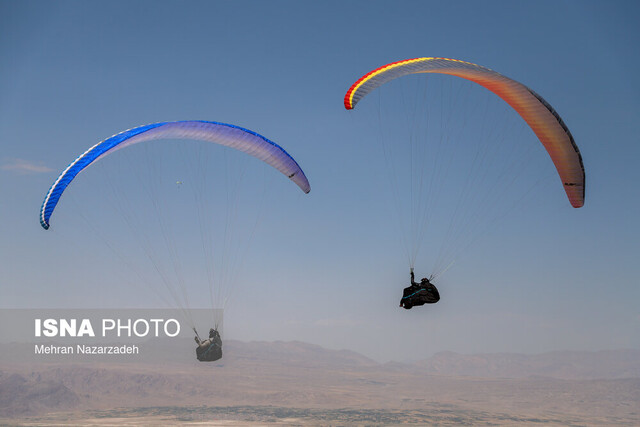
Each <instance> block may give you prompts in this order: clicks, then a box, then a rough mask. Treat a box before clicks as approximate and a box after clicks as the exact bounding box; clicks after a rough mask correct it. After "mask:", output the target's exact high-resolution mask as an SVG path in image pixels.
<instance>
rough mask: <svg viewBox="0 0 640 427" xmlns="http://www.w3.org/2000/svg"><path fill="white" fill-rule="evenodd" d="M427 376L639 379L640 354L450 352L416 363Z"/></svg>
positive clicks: (611, 352) (619, 351)
mask: <svg viewBox="0 0 640 427" xmlns="http://www.w3.org/2000/svg"><path fill="white" fill-rule="evenodd" d="M415 366H416V367H419V368H421V369H422V370H424V372H426V373H430V374H439V375H455V376H469V377H485V378H487V377H489V378H526V377H535V376H541V377H549V378H560V379H620V378H640V350H632V349H627V350H602V351H594V352H589V351H554V352H548V353H541V354H518V353H487V354H458V353H454V352H450V351H446V352H441V353H437V354H435V355H434V356H433V357H431V358H429V359H426V360H423V361H421V362H417V363H415Z"/></svg>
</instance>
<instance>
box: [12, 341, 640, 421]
mask: <svg viewBox="0 0 640 427" xmlns="http://www.w3.org/2000/svg"><path fill="white" fill-rule="evenodd" d="M163 345H164V347H163ZM142 347H143V346H142V345H141V348H142ZM144 348H145V354H144V355H142V357H140V358H137V359H133V360H131V361H126V360H123V359H117V360H116V359H109V357H107V356H105V357H97V356H96V357H95V358H93V359H89V360H78V359H74V360H72V359H67V360H64V359H60V358H57V359H56V361H48V360H47V359H46V358H42V357H40V358H36V359H34V358H30V359H28V360H27V357H26V355H27V354H28V352H32V353H33V344H26V343H23V344H1V345H0V362H2V363H1V364H0V366H1V370H0V424H2V420H1V418H2V417H21V416H25V417H26V416H33V415H34V414H45V413H50V412H55V411H84V410H100V409H108V408H117V407H134V406H135V407H140V408H142V407H147V408H150V407H160V406H185V407H193V406H198V405H205V406H211V405H213V406H218V407H224V406H229V407H230V406H237V405H248V406H259V407H264V406H274V405H275V406H279V407H287V408H294V407H295V408H299V407H313V408H347V407H348V408H403V410H404V409H420V408H424V407H425V405H426V404H433V403H434V402H437V403H442V404H443V405H457V406H456V407H459V408H467V409H473V410H480V411H484V412H483V413H485V412H486V410H487V407H488V406H487V405H490V406H491V408H492V411H507V412H509V411H514V410H515V409H514V408H516V409H517V413H525V414H531V413H535V414H545V413H547V412H548V411H554V413H557V412H558V411H560V412H562V413H565V414H569V415H570V416H571V417H573V418H571V419H573V420H574V421H575V422H573V421H572V422H573V423H574V424H580V422H579V420H582V419H587V418H588V417H596V418H591V419H592V420H599V421H598V422H600V423H601V425H606V422H604V423H603V421H602V420H604V418H598V417H605V416H608V414H610V413H611V412H612V411H617V413H618V415H620V416H624V417H627V418H625V419H628V420H630V421H629V422H628V423H627V425H640V424H638V423H635V421H636V420H638V414H637V413H636V412H635V411H636V409H635V408H637V402H638V396H640V394H639V393H640V366H639V365H640V351H639V350H612V351H599V352H571V351H565V352H552V353H543V354H536V355H523V354H508V353H505V354H476V355H461V354H457V353H453V352H443V353H438V354H436V355H435V356H433V357H431V358H429V359H426V360H424V361H421V362H416V363H399V362H390V363H378V362H375V361H373V360H371V359H369V358H367V357H365V356H363V355H361V354H359V353H356V352H353V351H349V350H331V349H326V348H323V347H321V346H318V345H314V344H308V343H303V342H298V341H290V342H282V341H276V342H261V341H258V342H241V341H234V340H226V341H225V343H224V356H223V358H222V359H221V360H219V361H217V362H214V363H200V362H198V361H196V359H195V352H194V345H193V344H192V343H185V342H182V341H177V342H171V341H169V342H166V343H162V342H154V343H153V346H152V345H151V343H150V344H149V348H147V346H144ZM16 355H18V356H19V355H23V358H22V359H21V360H16V359H15V357H16ZM163 357H164V359H163ZM607 376H609V378H606V377H607ZM596 378H597V379H596ZM604 395H606V396H608V398H607V399H606V400H603V399H602V396H604ZM561 397H562V398H561ZM436 406H437V405H436ZM448 407H449V408H450V407H451V406H448ZM582 417H587V418H582ZM594 422H595V421H594ZM556 424H560V425H562V424H563V423H561V422H557V423H556ZM583 424H584V423H583Z"/></svg>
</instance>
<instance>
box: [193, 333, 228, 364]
mask: <svg viewBox="0 0 640 427" xmlns="http://www.w3.org/2000/svg"><path fill="white" fill-rule="evenodd" d="M193 332H195V333H196V338H195V339H196V342H197V343H198V347H196V357H197V359H198V360H199V361H200V362H214V361H216V360H219V359H221V358H222V339H220V333H219V332H218V330H217V329H214V328H211V329H210V330H209V339H207V340H202V339H201V338H200V335H198V331H196V328H193ZM207 341H208V342H209V343H208V344H206V343H207Z"/></svg>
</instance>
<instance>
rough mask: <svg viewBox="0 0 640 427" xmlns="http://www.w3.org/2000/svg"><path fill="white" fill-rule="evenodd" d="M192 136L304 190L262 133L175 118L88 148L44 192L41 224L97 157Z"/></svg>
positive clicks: (298, 173)
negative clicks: (237, 153) (231, 150)
mask: <svg viewBox="0 0 640 427" xmlns="http://www.w3.org/2000/svg"><path fill="white" fill-rule="evenodd" d="M169 138H181V139H194V140H200V141H208V142H213V143H216V144H220V145H224V146H226V147H230V148H235V149H236V150H239V151H242V152H244V153H247V154H250V155H251V156H253V157H256V158H258V159H260V160H262V161H263V162H265V163H267V164H268V165H270V166H273V167H274V168H276V169H277V170H279V171H280V172H281V173H283V174H284V175H286V176H287V177H288V178H289V179H290V180H292V181H293V182H295V183H296V184H297V185H298V187H300V189H301V190H302V191H304V192H305V193H308V192H309V191H310V190H311V187H310V186H309V181H308V180H307V177H306V176H305V174H304V172H303V171H302V169H300V166H298V163H297V162H296V161H295V160H294V159H293V157H291V156H290V155H289V154H288V153H287V152H286V151H285V150H284V149H282V147H280V146H279V145H277V144H276V143H274V142H272V141H270V140H268V139H267V138H265V137H264V136H262V135H259V134H257V133H255V132H252V131H250V130H248V129H244V128H241V127H239V126H234V125H229V124H225V123H218V122H209V121H199V120H196V121H176V122H162V123H154V124H149V125H145V126H140V127H137V128H133V129H129V130H126V131H124V132H121V133H119V134H116V135H114V136H112V137H110V138H107V139H105V140H104V141H102V142H99V143H98V144H96V145H94V146H93V147H91V148H89V149H88V150H87V151H85V152H84V153H82V154H81V155H80V156H79V157H78V158H77V159H75V160H74V161H73V162H72V163H71V164H70V165H69V166H67V168H66V169H65V170H64V171H63V172H62V173H61V174H60V176H59V177H58V179H56V181H55V182H54V183H53V185H52V186H51V188H50V189H49V192H48V193H47V195H46V197H45V199H44V202H43V203H42V209H41V210H40V224H41V225H42V227H43V228H44V229H45V230H46V229H48V228H49V219H50V217H51V214H52V213H53V210H54V209H55V207H56V205H57V204H58V201H59V200H60V196H62V193H63V192H64V190H65V189H66V188H67V186H68V185H69V184H70V183H71V181H73V179H74V178H75V177H76V175H78V173H80V172H81V171H82V170H84V169H85V168H86V167H87V166H89V165H91V164H92V163H94V162H95V161H96V160H98V159H100V158H102V157H105V156H108V155H109V154H111V153H113V152H114V151H116V150H118V149H121V148H124V147H126V146H128V145H131V144H136V143H138V142H143V141H152V140H157V139H169Z"/></svg>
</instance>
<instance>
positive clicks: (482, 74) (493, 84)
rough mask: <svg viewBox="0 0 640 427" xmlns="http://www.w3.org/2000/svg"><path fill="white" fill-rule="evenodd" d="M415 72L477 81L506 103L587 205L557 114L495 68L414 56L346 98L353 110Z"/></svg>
mask: <svg viewBox="0 0 640 427" xmlns="http://www.w3.org/2000/svg"><path fill="white" fill-rule="evenodd" d="M416 73H440V74H449V75H452V76H458V77H461V78H463V79H467V80H470V81H472V82H475V83H478V84H479V85H481V86H484V87H485V88H487V89H489V90H490V91H491V92H493V93H495V94H496V95H498V96H499V97H500V98H502V99H503V100H504V101H505V102H507V103H508V104H509V105H510V106H511V107H513V109H514V110H516V111H517V112H518V114H520V116H521V117H522V118H523V119H524V120H525V122H527V124H528V125H529V126H530V127H531V129H532V130H533V132H534V133H535V134H536V136H537V137H538V139H539V140H540V142H542V144H543V145H544V147H545V149H546V150H547V152H548V153H549V156H550V157H551V160H552V161H553V163H554V165H555V167H556V170H557V171H558V174H559V175H560V179H561V180H562V183H563V185H564V189H565V192H566V193H567V197H568V198H569V202H570V203H571V205H572V206H573V207H574V208H579V207H581V206H582V205H584V191H585V174H584V166H583V163H582V156H581V155H580V151H579V150H578V146H577V145H576V143H575V141H574V140H573V136H572V135H571V132H569V129H567V126H566V125H565V124H564V122H563V121H562V119H561V118H560V116H559V115H558V113H556V111H555V110H554V109H553V108H552V107H551V105H549V103H547V102H546V101H545V100H544V99H543V98H542V97H541V96H540V95H538V94H537V93H535V92H534V91H532V90H531V89H529V88H528V87H526V86H524V85H523V84H521V83H518V82H516V81H515V80H512V79H510V78H508V77H505V76H503V75H502V74H499V73H497V72H495V71H493V70H490V69H488V68H485V67H482V66H480V65H476V64H472V63H470V62H465V61H460V60H457V59H448V58H415V59H408V60H405V61H399V62H393V63H391V64H387V65H385V66H383V67H380V68H378V69H376V70H373V71H371V72H370V73H368V74H365V75H364V76H362V77H361V78H360V79H359V80H358V81H357V82H355V83H354V84H353V85H352V86H351V88H350V89H349V91H348V92H347V94H346V95H345V97H344V106H345V108H346V109H347V110H350V109H352V108H354V107H355V106H356V104H357V103H358V101H360V100H361V99H362V98H364V97H365V96H366V95H367V94H368V93H369V92H371V91H372V90H374V89H376V88H377V87H379V86H382V85H383V84H385V83H386V82H389V81H391V80H393V79H395V78H397V77H401V76H404V75H407V74H416Z"/></svg>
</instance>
